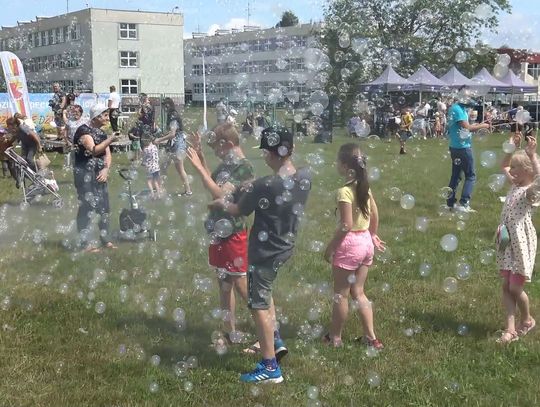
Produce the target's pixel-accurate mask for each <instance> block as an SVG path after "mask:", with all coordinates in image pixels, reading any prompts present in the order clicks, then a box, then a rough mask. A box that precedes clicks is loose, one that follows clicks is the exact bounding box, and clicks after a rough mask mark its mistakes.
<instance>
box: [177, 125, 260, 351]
mask: <svg viewBox="0 0 540 407" xmlns="http://www.w3.org/2000/svg"><path fill="white" fill-rule="evenodd" d="M214 134H215V137H213V138H212V139H209V140H208V144H209V146H210V147H211V148H212V150H214V154H215V155H216V156H217V157H218V158H219V159H220V160H221V163H220V164H219V165H218V166H217V168H216V169H215V170H214V171H213V172H211V171H210V169H209V168H208V165H207V164H206V159H205V157H204V154H203V151H202V148H201V143H200V135H199V134H194V135H193V138H192V140H191V144H192V145H193V148H191V147H190V148H188V151H187V156H188V158H189V160H190V161H191V163H192V164H193V167H194V168H195V169H196V170H197V172H198V173H199V175H200V176H201V180H202V182H203V185H204V187H205V188H206V189H207V190H208V192H210V194H211V195H212V199H221V198H223V197H225V196H226V195H228V194H230V195H231V196H232V201H233V202H235V203H236V202H238V200H239V198H240V196H241V194H242V188H247V187H248V183H249V182H250V181H251V180H253V177H254V170H253V166H252V165H251V163H250V162H249V160H248V159H247V158H246V156H245V155H244V152H243V151H242V148H241V147H240V137H239V135H238V131H237V130H236V128H235V127H234V125H233V124H232V123H224V124H220V125H218V126H217V127H216V128H215V129H214ZM205 227H206V230H207V232H208V233H209V234H210V236H211V243H210V247H209V248H208V263H209V264H210V265H211V266H212V267H215V269H216V275H217V277H218V284H219V297H220V306H221V310H222V311H224V312H227V313H228V316H229V317H228V318H227V319H226V325H225V338H226V339H227V341H228V342H229V344H232V343H234V342H235V341H234V338H232V339H231V333H233V332H235V331H236V317H235V305H236V297H235V291H236V292H237V293H238V294H239V295H240V296H241V297H242V298H243V299H244V300H245V301H246V302H247V282H246V272H247V268H248V257H247V242H248V240H247V239H248V236H247V225H246V218H245V217H244V216H232V215H230V214H228V213H227V212H225V211H224V210H223V209H212V210H210V213H209V214H208V218H207V220H206V222H205Z"/></svg>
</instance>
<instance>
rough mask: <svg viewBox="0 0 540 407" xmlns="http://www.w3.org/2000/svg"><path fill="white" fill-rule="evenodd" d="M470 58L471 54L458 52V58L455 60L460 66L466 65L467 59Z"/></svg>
mask: <svg viewBox="0 0 540 407" xmlns="http://www.w3.org/2000/svg"><path fill="white" fill-rule="evenodd" d="M468 58H469V54H468V53H467V52H465V51H458V52H457V53H456V58H455V61H456V62H457V63H458V64H462V63H464V62H465V61H466V60H467V59H468Z"/></svg>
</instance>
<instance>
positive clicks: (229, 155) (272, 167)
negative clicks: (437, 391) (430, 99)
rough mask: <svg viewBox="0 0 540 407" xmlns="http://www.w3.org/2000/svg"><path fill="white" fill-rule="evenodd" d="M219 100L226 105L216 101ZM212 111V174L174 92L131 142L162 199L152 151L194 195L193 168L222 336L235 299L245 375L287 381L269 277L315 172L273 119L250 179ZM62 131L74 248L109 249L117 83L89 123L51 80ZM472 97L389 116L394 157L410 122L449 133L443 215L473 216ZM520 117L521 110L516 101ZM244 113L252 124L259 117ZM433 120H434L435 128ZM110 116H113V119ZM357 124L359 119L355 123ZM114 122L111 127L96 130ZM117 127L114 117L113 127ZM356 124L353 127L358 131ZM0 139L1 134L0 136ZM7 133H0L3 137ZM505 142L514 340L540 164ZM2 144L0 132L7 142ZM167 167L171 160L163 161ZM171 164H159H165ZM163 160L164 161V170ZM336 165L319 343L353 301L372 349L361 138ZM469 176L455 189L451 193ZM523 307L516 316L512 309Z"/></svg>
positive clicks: (370, 230)
mask: <svg viewBox="0 0 540 407" xmlns="http://www.w3.org/2000/svg"><path fill="white" fill-rule="evenodd" d="M220 103H221V102H220ZM221 105H222V106H220V104H218V106H216V115H217V119H218V120H217V121H218V124H217V126H216V127H215V128H214V129H213V131H212V132H211V133H210V134H211V135H212V136H211V137H209V138H208V140H207V143H208V146H209V147H210V148H211V150H212V151H213V153H214V154H215V156H216V157H217V158H218V159H219V160H220V162H219V164H218V165H217V167H216V168H215V169H213V170H212V169H210V168H209V165H208V162H207V160H206V157H205V154H204V151H203V148H202V137H201V135H200V134H199V133H197V132H196V133H193V134H191V135H190V136H187V135H186V133H185V132H184V130H183V125H182V119H181V117H180V114H179V113H178V110H177V109H176V107H175V104H174V102H173V101H172V99H165V100H164V101H163V104H162V106H163V107H164V109H165V113H166V129H165V131H163V132H160V131H159V128H158V126H157V123H156V120H155V111H154V108H153V106H152V104H151V103H150V100H149V98H148V96H147V95H144V94H143V95H141V97H140V108H139V110H138V112H137V117H136V123H135V125H134V126H133V128H131V129H130V130H129V131H128V133H129V135H130V138H131V139H132V142H133V145H132V147H133V149H134V150H136V152H137V153H138V154H140V155H141V157H139V156H137V157H136V158H137V159H138V158H141V161H142V165H143V166H144V167H145V170H146V175H147V180H148V187H149V189H150V191H151V194H152V197H156V198H158V197H160V196H161V195H162V194H163V183H162V180H161V175H160V173H161V171H162V169H163V168H164V167H163V166H161V165H160V160H159V154H158V146H159V145H161V144H164V145H165V151H166V154H167V162H168V163H170V162H173V163H174V165H175V168H176V170H177V172H178V174H179V176H180V179H181V181H182V183H183V186H184V191H183V192H182V193H180V194H181V195H191V186H190V183H189V178H188V176H187V174H186V171H185V167H184V161H185V160H186V159H187V160H188V161H189V162H190V163H191V165H192V168H193V169H194V170H195V172H196V173H197V174H198V175H199V177H200V180H201V182H202V185H203V186H204V188H205V189H206V190H207V191H208V193H209V195H210V197H211V203H210V204H209V205H208V206H209V213H208V216H207V219H206V221H205V228H206V230H207V232H208V234H209V236H210V244H209V247H208V260H209V264H210V265H211V266H212V267H213V268H214V269H215V271H216V276H217V280H218V282H219V298H220V308H221V309H222V310H223V311H224V312H227V314H228V317H227V318H226V322H225V326H224V330H225V332H224V340H225V341H226V342H227V343H228V344H229V345H233V344H235V343H237V342H238V338H237V337H236V336H235V334H236V332H237V331H236V317H235V315H236V303H237V301H236V300H237V296H240V298H241V299H242V300H243V301H244V302H246V303H247V306H248V307H249V309H250V311H251V314H252V317H253V320H254V322H255V328H256V334H257V338H258V340H257V342H256V343H254V344H253V345H251V346H249V347H248V348H246V349H245V350H244V351H245V353H250V354H257V355H260V357H261V361H260V362H259V363H257V365H256V366H255V368H254V369H253V370H252V371H251V372H248V373H245V374H242V375H241V377H240V379H241V381H243V382H248V383H259V382H272V383H279V382H281V381H283V375H282V371H281V360H282V358H283V357H284V356H285V355H286V354H287V353H288V349H287V347H286V345H285V342H284V340H283V339H282V338H281V335H280V332H279V329H278V324H277V322H276V311H275V307H276V305H275V303H274V300H273V295H272V291H273V286H274V281H275V279H276V278H277V276H278V275H279V269H280V268H281V267H282V266H283V264H284V263H285V262H287V261H288V260H289V259H290V257H291V256H292V254H293V250H294V247H295V238H296V235H297V233H298V227H299V222H298V221H299V218H300V217H301V216H302V214H303V213H304V207H305V204H306V202H307V199H308V196H309V194H310V190H311V174H310V172H309V169H307V168H297V167H296V165H295V164H294V162H293V159H292V155H293V152H294V137H293V135H292V134H291V132H290V131H289V130H288V129H286V128H284V127H280V126H277V125H272V126H266V123H261V124H264V125H265V128H264V130H263V131H262V132H261V135H260V140H259V148H260V149H261V150H262V151H263V156H264V161H265V163H266V165H267V167H268V169H269V171H270V172H271V175H267V176H263V177H259V178H256V176H255V173H254V167H253V165H252V163H251V162H250V160H249V157H247V156H246V154H245V153H244V151H243V150H242V147H241V143H240V137H241V136H240V132H239V129H238V126H237V125H236V123H235V120H233V119H234V118H232V119H231V113H232V112H231V111H230V110H229V109H227V108H226V107H225V105H224V104H223V103H221ZM51 108H52V109H53V111H54V115H55V116H54V120H55V123H56V126H57V129H58V136H59V137H61V138H63V139H65V140H66V142H67V143H69V144H70V145H71V146H73V153H72V155H73V164H72V165H73V176H74V185H75V189H76V191H77V196H78V202H79V206H78V212H77V229H78V232H79V242H78V243H79V245H78V247H79V248H80V249H81V250H84V251H86V252H100V251H101V250H103V249H116V248H117V247H116V245H115V244H114V243H113V241H112V239H111V236H110V233H109V221H110V205H109V193H108V180H109V175H110V168H111V164H112V155H111V150H110V149H111V144H112V143H113V142H114V141H115V140H117V139H118V136H119V130H118V127H117V126H118V123H117V122H115V120H116V119H117V117H118V109H119V104H118V97H117V94H116V92H115V89H114V87H113V86H112V87H111V95H110V97H109V100H108V103H107V105H105V104H95V105H94V106H93V107H92V108H91V109H90V114H89V117H88V118H87V119H83V114H82V113H83V111H82V108H81V106H79V105H77V104H75V103H74V101H73V100H71V98H69V97H66V96H65V95H63V93H62V92H61V90H60V88H59V87H56V86H55V94H54V97H53V99H52V100H51ZM471 108H472V101H471V100H470V99H467V98H463V99H459V100H453V101H445V100H442V99H441V100H439V101H438V102H437V106H436V107H435V109H436V112H434V113H433V114H432V113H430V109H432V107H431V106H430V105H429V104H420V105H418V106H417V107H416V109H415V110H414V112H413V111H412V109H407V108H403V109H401V111H399V112H396V111H395V110H394V111H393V113H392V114H393V116H391V118H393V119H394V120H393V121H389V122H388V123H387V125H388V128H389V132H390V133H392V134H395V135H396V137H398V139H399V141H400V154H405V153H406V150H405V142H406V140H407V139H408V138H410V137H411V135H412V134H411V133H412V126H413V123H414V122H415V120H416V121H417V125H418V129H417V130H418V131H419V132H420V133H419V134H420V137H422V138H427V137H430V136H431V137H446V136H447V137H448V139H449V149H450V155H451V158H452V172H451V178H450V182H449V187H450V189H451V190H452V193H451V194H450V196H449V197H448V200H447V209H448V210H449V211H454V210H455V211H460V212H468V213H473V212H475V211H474V210H473V209H472V208H471V207H470V201H471V196H472V192H473V187H474V184H475V181H476V175H475V170H474V158H473V154H472V134H473V133H474V132H476V131H479V130H481V129H490V126H492V124H491V123H489V122H483V123H477V122H476V120H475V119H474V118H472V119H471V116H472V114H471V113H472V110H471ZM515 109H516V110H515V112H514V113H509V116H510V117H512V114H513V115H514V120H515V115H516V114H517V112H518V111H519V106H516V107H515ZM248 117H249V125H250V126H251V127H252V128H253V126H254V125H255V124H257V125H258V124H259V123H256V119H255V118H254V116H253V115H251V116H248ZM430 117H433V118H434V126H433V133H432V132H431V130H430V129H431V126H430V125H429V123H430ZM111 119H112V120H111ZM358 119H359V118H358ZM109 121H111V127H112V133H111V134H107V133H106V132H105V131H104V130H103V128H104V127H105V125H106V124H107V123H108V122H109ZM113 122H114V124H113ZM358 123H359V122H358V121H355V122H354V125H353V126H352V128H353V129H355V128H356V126H358ZM7 131H8V132H9V134H11V135H12V136H13V138H12V139H11V140H12V142H13V141H15V140H18V141H20V142H21V146H22V156H23V158H24V159H25V160H27V162H28V164H29V165H32V163H33V157H34V155H35V154H36V153H37V152H39V151H41V150H42V146H41V142H40V138H39V136H38V135H37V133H36V132H35V130H34V129H33V128H32V126H31V123H29V122H27V120H26V118H24V117H22V116H20V115H15V116H14V117H12V118H9V119H8V128H7ZM0 136H1V135H0ZM2 137H3V136H2ZM511 141H512V143H513V144H514V145H515V146H516V147H519V146H520V145H521V144H523V143H525V144H526V145H525V148H524V149H523V150H518V151H517V152H515V153H510V154H507V155H506V157H505V158H504V160H503V164H502V168H503V171H504V174H505V175H506V176H507V178H508V180H509V181H510V183H511V184H512V188H511V189H510V192H509V193H508V196H507V197H506V201H505V204H504V207H503V210H502V214H501V220H500V225H499V227H498V234H497V236H498V241H497V249H498V251H497V264H498V268H499V270H500V274H501V277H502V281H503V283H502V297H503V304H504V306H505V312H506V318H505V320H506V323H505V324H506V326H505V329H504V331H503V333H502V335H501V336H500V338H498V341H499V342H500V343H510V342H513V341H516V340H518V339H519V338H520V337H522V336H524V335H526V334H527V333H528V332H529V331H530V330H531V329H533V328H534V327H535V324H536V323H535V320H534V318H533V317H532V316H531V314H530V309H529V300H528V296H527V294H526V293H525V291H524V284H525V282H527V281H530V279H531V276H532V272H533V267H534V260H535V255H536V248H537V247H536V245H537V243H536V231H535V229H534V225H533V223H532V220H531V217H532V215H531V214H532V208H533V207H534V206H538V205H540V178H539V177H538V175H540V162H539V160H538V156H537V153H536V139H535V137H534V136H533V134H532V132H525V133H523V128H522V127H520V126H519V125H518V123H516V124H515V126H514V127H513V128H512V140H511ZM5 142H6V139H5V138H2V143H5ZM167 165H168V164H167ZM167 165H166V166H167ZM166 166H165V168H166ZM336 168H337V171H338V173H339V174H340V175H341V176H342V177H343V180H342V184H341V186H340V187H339V188H338V189H337V192H336V206H337V208H336V214H337V217H338V219H339V221H338V226H337V228H336V230H335V232H334V234H333V236H332V237H331V238H330V239H329V242H328V244H327V246H326V249H325V251H324V258H325V259H326V260H327V261H328V262H329V263H330V265H331V268H332V277H333V283H334V284H333V287H334V297H333V299H334V301H333V310H332V317H331V321H330V323H329V329H328V332H327V333H326V334H325V335H324V336H323V342H324V343H326V344H328V345H329V346H333V347H341V346H343V341H342V337H341V335H342V331H343V327H344V324H345V322H346V319H347V316H348V311H349V309H348V307H349V297H351V298H352V299H353V301H354V303H355V304H356V305H357V307H356V309H357V311H358V313H359V316H360V319H361V322H362V328H363V334H362V335H361V336H360V337H359V338H358V341H360V342H362V343H364V344H366V345H367V346H370V347H372V348H374V349H376V350H381V349H383V348H384V345H383V342H382V340H381V339H380V338H379V337H378V336H377V334H376V330H375V324H374V315H373V310H372V307H371V302H370V301H369V299H368V298H367V297H366V294H365V290H364V287H365V283H366V280H367V277H368V271H369V267H370V266H371V264H372V263H373V257H374V252H375V250H376V249H377V250H380V251H384V250H385V242H384V241H382V240H381V239H380V238H379V236H378V227H379V214H378V209H377V203H376V199H375V197H374V194H373V192H372V190H371V189H370V186H369V181H368V175H367V174H368V168H367V161H366V157H365V156H364V155H363V153H362V151H361V149H360V146H359V145H358V144H357V143H346V144H344V145H342V146H341V147H340V149H339V152H338V155H337V158H336ZM461 174H464V185H463V190H462V192H461V196H460V198H459V199H458V197H457V195H458V194H457V188H458V185H459V182H460V180H461ZM93 213H96V214H98V215H99V225H98V226H99V230H100V233H99V238H100V244H95V242H94V241H93V240H92V239H91V233H90V231H89V224H90V220H91V216H92V214H93ZM251 214H254V219H253V226H252V228H251V229H250V230H249V232H248V229H247V221H246V220H247V217H248V216H249V215H251ZM518 311H519V314H520V317H521V318H520V320H519V323H518V322H517V314H518Z"/></svg>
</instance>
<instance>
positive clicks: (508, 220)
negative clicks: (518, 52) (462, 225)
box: [497, 134, 540, 344]
mask: <svg viewBox="0 0 540 407" xmlns="http://www.w3.org/2000/svg"><path fill="white" fill-rule="evenodd" d="M515 139H516V140H515V143H516V144H517V145H519V144H520V142H521V136H520V135H519V134H518V135H516V136H515ZM526 141H527V146H526V147H525V151H518V152H516V153H515V154H507V155H506V156H505V158H504V160H503V163H502V169H503V172H504V174H505V175H506V177H507V178H508V180H509V181H510V182H511V183H512V188H511V189H510V191H509V192H508V195H506V200H505V202H504V207H503V210H502V213H501V220H500V222H501V223H500V225H499V229H498V231H497V249H498V250H497V266H498V268H499V270H500V274H501V277H502V278H503V284H502V296H503V304H504V307H505V310H506V326H505V329H504V331H503V333H502V335H501V337H500V338H499V339H498V340H497V342H499V343H503V344H506V343H510V342H514V341H516V340H518V339H519V337H520V336H524V335H526V334H527V333H528V332H529V331H530V330H531V329H533V328H534V327H535V325H536V322H535V320H534V318H533V317H532V316H531V313H530V308H529V297H528V296H527V293H526V292H525V291H524V286H525V282H530V281H531V277H532V273H533V269H534V263H535V258H536V246H537V237H536V230H535V228H534V224H533V222H532V210H533V207H537V206H538V205H540V178H538V175H539V174H540V162H539V160H538V155H537V154H536V139H535V138H534V137H532V136H526ZM518 309H519V311H520V313H521V323H520V325H519V326H518V328H517V329H516V314H517V311H518Z"/></svg>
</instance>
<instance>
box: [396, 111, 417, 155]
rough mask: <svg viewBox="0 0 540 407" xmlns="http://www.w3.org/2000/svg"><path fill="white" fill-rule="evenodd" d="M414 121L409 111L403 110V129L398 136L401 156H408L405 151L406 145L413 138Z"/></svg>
mask: <svg viewBox="0 0 540 407" xmlns="http://www.w3.org/2000/svg"><path fill="white" fill-rule="evenodd" d="M413 120H414V118H413V115H412V113H411V112H410V111H409V110H408V109H403V110H402V111H401V129H400V131H399V135H398V139H399V153H400V154H407V152H406V151H405V143H406V142H407V140H408V139H410V138H411V137H412V133H411V129H412V124H413Z"/></svg>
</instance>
